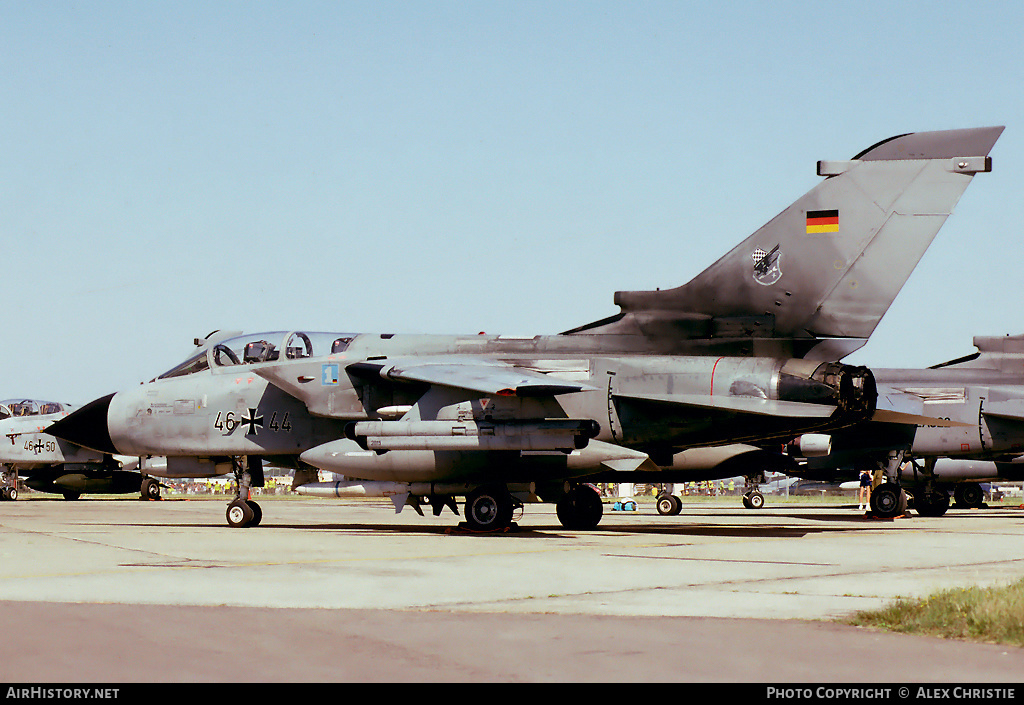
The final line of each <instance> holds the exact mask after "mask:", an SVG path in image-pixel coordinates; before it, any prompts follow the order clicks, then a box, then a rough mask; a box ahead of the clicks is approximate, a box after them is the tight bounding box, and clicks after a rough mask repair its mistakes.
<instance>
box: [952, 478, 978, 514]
mask: <svg viewBox="0 0 1024 705" xmlns="http://www.w3.org/2000/svg"><path fill="white" fill-rule="evenodd" d="M955 497H956V503H957V504H958V505H963V506H965V507H968V508H970V509H977V508H978V507H980V506H981V505H983V504H984V503H985V491H984V490H982V489H981V485H979V484H978V483H977V482H961V483H960V484H958V485H957V486H956V492H955Z"/></svg>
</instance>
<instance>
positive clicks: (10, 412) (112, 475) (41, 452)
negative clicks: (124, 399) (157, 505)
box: [0, 399, 160, 500]
mask: <svg viewBox="0 0 1024 705" xmlns="http://www.w3.org/2000/svg"><path fill="white" fill-rule="evenodd" d="M72 409H73V407H72V406H71V405H70V404H62V403H60V402H52V401H40V400H37V399H8V400H6V401H0V433H2V434H3V435H4V437H5V440H0V500H13V499H17V498H18V475H19V473H21V474H22V475H24V476H25V484H26V485H28V486H29V487H30V488H32V489H34V490H38V491H40V492H53V493H55V494H62V495H64V497H65V499H77V498H78V497H79V495H81V494H82V493H85V492H90V493H101V494H128V493H131V492H139V493H141V496H142V497H145V498H147V499H158V498H159V497H160V485H159V483H158V481H157V480H154V479H153V478H151V477H146V476H143V475H141V474H140V473H138V472H133V471H132V468H133V467H136V466H137V464H138V462H139V459H138V458H126V457H121V456H118V457H113V456H112V455H111V454H108V453H100V452H97V451H93V450H89V449H87V448H83V447H81V446H78V445H75V444H73V443H68V442H67V441H63V440H60V439H57V438H54V437H53V436H51V435H49V434H48V433H46V428H47V427H48V426H49V425H50V424H52V423H53V422H54V421H56V420H58V419H62V418H64V417H65V416H67V415H68V414H69V413H70V412H71V411H72ZM8 441H9V443H8Z"/></svg>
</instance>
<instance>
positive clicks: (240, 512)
mask: <svg viewBox="0 0 1024 705" xmlns="http://www.w3.org/2000/svg"><path fill="white" fill-rule="evenodd" d="M254 516H255V512H253V509H252V507H250V506H249V504H248V503H247V502H245V501H244V500H241V499H236V500H235V501H234V502H232V503H231V504H229V505H228V511H227V518H228V526H230V527H233V528H239V529H241V528H245V527H246V526H249V525H250V524H251V523H252V520H253V517H254Z"/></svg>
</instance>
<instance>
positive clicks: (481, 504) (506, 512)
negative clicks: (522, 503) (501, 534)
mask: <svg viewBox="0 0 1024 705" xmlns="http://www.w3.org/2000/svg"><path fill="white" fill-rule="evenodd" d="M466 523H468V524H469V526H470V528H471V529H474V530H476V531H497V530H499V529H504V528H507V527H508V526H510V525H511V524H512V496H511V495H510V494H509V493H508V490H507V489H505V488H504V487H497V486H495V487H478V488H477V489H475V490H473V491H472V492H471V493H470V494H469V496H468V497H466Z"/></svg>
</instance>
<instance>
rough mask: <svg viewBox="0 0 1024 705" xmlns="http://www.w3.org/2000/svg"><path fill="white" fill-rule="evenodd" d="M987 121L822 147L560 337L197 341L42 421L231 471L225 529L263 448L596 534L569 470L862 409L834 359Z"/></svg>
mask: <svg viewBox="0 0 1024 705" xmlns="http://www.w3.org/2000/svg"><path fill="white" fill-rule="evenodd" d="M1001 132H1002V128H1001V127H996V128H980V129H970V130H952V131H945V132H926V133H913V134H909V135H902V136H898V137H895V138H891V139H889V140H885V141H883V142H881V143H879V144H877V145H875V146H874V147H871V148H869V149H867V150H865V151H864V152H862V153H860V154H859V155H857V156H856V157H855V158H854V159H853V160H850V161H843V162H819V164H818V173H819V174H820V175H822V176H824V177H826V178H825V179H824V180H823V181H822V182H820V183H819V184H818V185H816V186H815V187H814V188H812V189H811V190H810V191H809V192H808V193H807V194H805V195H804V196H802V197H801V198H799V199H798V200H797V201H796V202H795V203H793V204H792V205H791V206H790V207H788V208H787V209H785V210H784V211H783V212H782V213H780V214H779V215H778V216H777V217H775V218H774V219H772V220H771V221H770V222H769V223H768V224H766V225H765V226H764V227H762V228H761V229H759V230H758V231H757V232H755V233H754V234H753V235H752V236H750V237H749V238H747V239H746V240H745V241H744V242H742V243H741V244H740V245H738V246H737V247H735V248H733V250H732V251H730V252H729V253H728V254H726V255H725V256H724V257H723V258H722V259H720V260H719V261H718V262H716V263H715V264H713V265H712V266H711V267H709V268H708V269H707V270H705V271H704V272H702V273H701V274H699V275H698V276H697V277H695V278H694V279H693V280H692V281H690V282H689V283H688V284H685V285H683V286H680V287H677V288H675V289H668V290H656V291H644V292H618V293H617V294H616V296H615V302H616V303H617V304H618V305H619V307H620V309H621V310H620V313H619V314H617V315H615V316H612V317H610V318H606V319H603V320H600V321H596V322H594V323H590V324H587V325H584V326H580V327H578V328H574V329H572V330H568V331H566V332H564V333H562V334H559V335H541V336H536V337H533V338H526V339H523V338H506V337H502V336H495V335H471V336H425V335H394V334H362V335H354V334H342V333H331V334H306V333H302V332H292V333H284V334H280V333H279V334H255V335H248V336H235V335H231V334H222V335H211V336H208V337H207V339H205V340H199V339H197V340H196V345H197V350H196V351H195V352H194V353H193V354H192V355H191V356H190V357H189V358H188V359H187V360H185V361H184V362H183V363H182V364H181V365H179V366H177V367H175V368H174V369H172V370H170V371H168V372H166V373H164V374H162V375H160V377H158V378H157V379H154V380H153V381H151V382H150V383H148V384H146V385H142V386H140V387H136V388H134V389H131V390H127V391H124V392H119V393H116V394H111V395H108V396H105V397H102V398H100V399H97V400H95V401H94V402H92V403H90V404H88V405H86V406H85V407H83V408H82V409H81V410H79V411H77V412H75V413H74V414H72V415H71V416H69V417H67V418H66V419H63V420H61V421H60V422H58V423H56V424H54V426H52V427H51V428H50V429H49V432H50V433H52V434H53V435H55V436H57V437H59V438H62V439H65V440H68V441H71V442H74V443H80V444H83V445H86V446H88V447H90V448H94V449H97V450H100V451H103V452H109V453H112V452H122V453H126V454H132V455H147V454H152V455H166V456H168V470H169V471H172V472H173V471H174V469H177V470H178V471H180V472H181V473H183V474H185V475H186V476H197V473H210V474H212V473H216V474H220V473H221V472H223V470H224V469H226V468H228V467H231V468H232V469H233V471H234V472H235V475H236V478H237V487H238V497H237V498H236V500H235V501H233V502H232V503H231V504H230V505H229V507H228V511H227V518H228V523H229V524H230V525H232V526H247V525H254V524H258V523H259V521H260V517H261V511H260V509H259V508H258V506H255V505H254V503H253V502H251V500H250V499H249V488H250V486H252V485H253V484H257V485H258V484H259V483H260V481H261V480H262V464H261V463H262V459H266V460H268V461H271V462H274V463H276V464H279V465H286V464H291V465H293V466H294V465H296V464H298V465H300V467H302V466H313V467H316V468H322V469H325V470H329V471H332V472H336V473H341V474H343V475H344V476H346V477H347V478H350V479H349V480H348V481H347V484H346V485H345V486H341V485H335V486H334V488H333V490H334V491H335V492H341V491H345V492H354V493H362V494H380V495H388V496H392V497H393V500H394V502H395V506H396V509H397V510H401V508H402V507H403V506H405V504H407V503H409V504H412V505H413V506H418V505H419V503H420V502H421V501H423V502H428V503H429V504H431V505H432V507H433V508H434V511H435V513H439V512H440V511H441V508H442V507H444V506H450V507H452V508H454V507H455V502H454V497H455V496H466V497H467V499H466V503H465V512H466V518H467V522H468V524H469V525H470V526H471V527H473V528H477V529H495V528H504V527H507V526H508V525H509V524H510V522H511V518H512V514H513V511H514V510H515V508H516V507H518V506H520V505H521V504H522V502H524V501H530V500H537V499H540V500H542V501H550V502H555V503H556V508H557V513H558V516H559V519H560V521H561V522H562V523H563V525H565V526H567V527H575V528H589V527H593V526H596V525H597V523H598V522H599V521H600V518H601V512H602V508H601V502H600V498H599V496H598V495H597V494H596V492H594V491H593V490H592V489H591V488H590V487H589V486H588V485H587V484H586V483H585V482H584V481H583V480H586V479H589V478H592V477H596V476H597V475H600V474H602V473H609V474H615V473H627V474H628V475H630V476H633V475H638V474H642V473H654V474H655V475H659V476H660V477H659V481H672V475H673V471H674V470H675V469H676V465H675V460H676V457H677V455H678V454H680V453H685V452H688V450H692V449H693V448H696V447H708V446H716V445H720V444H728V443H736V442H746V443H751V444H754V445H755V447H759V446H760V445H766V444H774V443H783V442H786V441H788V440H791V439H793V438H794V437H797V436H800V435H802V434H805V433H819V434H820V433H829V432H831V431H834V430H836V429H839V428H843V427H846V426H850V425H852V424H856V423H859V422H862V421H865V420H868V419H871V418H875V415H874V414H875V401H876V391H875V386H874V380H873V377H872V375H871V372H870V371H869V370H867V369H866V368H862V367H853V366H850V365H843V364H839V363H836V362H833V360H835V359H837V358H838V357H841V356H842V355H845V354H848V353H849V352H852V351H853V350H855V349H857V348H858V347H860V346H861V345H863V344H864V342H865V341H866V339H867V337H868V336H869V335H870V334H871V332H872V331H873V330H874V328H875V326H876V325H877V323H878V320H879V319H880V318H881V316H882V315H883V314H884V313H885V311H886V309H887V308H888V306H889V305H890V303H891V302H892V300H893V298H894V297H895V296H896V294H897V293H898V292H899V290H900V288H901V287H902V285H903V283H904V282H905V281H906V279H907V277H908V276H909V275H910V272H911V271H912V270H913V268H914V266H915V265H916V263H917V261H918V260H919V259H920V257H921V255H922V254H923V252H924V250H925V249H926V248H927V247H928V245H929V244H930V243H931V241H932V239H933V238H934V236H935V234H936V232H937V231H938V229H939V228H940V227H941V225H942V224H943V223H944V222H945V219H946V217H947V216H948V215H949V213H950V212H951V210H952V207H953V205H954V204H955V203H956V202H957V200H958V199H959V198H960V195H961V194H962V193H963V191H964V189H965V188H966V187H967V184H968V183H969V182H970V180H971V178H972V177H973V176H974V174H976V173H979V172H986V171H989V170H990V169H991V160H990V158H989V157H988V152H989V150H990V149H991V147H992V145H993V144H994V143H995V140H996V139H997V138H998V136H999V134H1000V133H1001ZM298 474H299V476H300V478H299V480H298V483H299V484H305V485H306V489H307V490H313V489H317V488H316V487H313V486H311V485H312V482H303V479H308V480H312V475H305V477H303V475H304V473H301V472H300V473H298ZM731 474H736V473H731ZM684 479H690V478H689V477H688V476H684ZM630 481H633V480H630ZM636 481H644V480H641V479H639V478H638V479H637V480H636ZM319 489H323V490H326V489H327V488H319Z"/></svg>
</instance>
